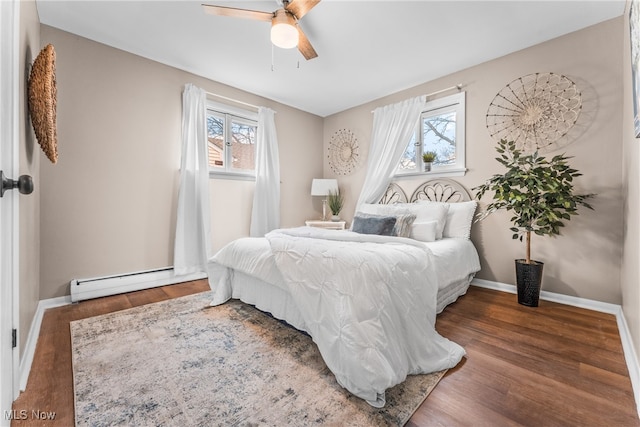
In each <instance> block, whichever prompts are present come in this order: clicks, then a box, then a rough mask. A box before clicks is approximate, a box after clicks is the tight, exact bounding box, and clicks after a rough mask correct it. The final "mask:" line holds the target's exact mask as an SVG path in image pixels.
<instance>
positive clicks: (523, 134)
mask: <svg viewBox="0 0 640 427" xmlns="http://www.w3.org/2000/svg"><path fill="white" fill-rule="evenodd" d="M581 110H582V97H581V94H580V91H579V90H578V87H577V86H576V84H575V83H574V82H573V81H571V80H570V79H569V78H567V77H566V76H563V75H561V74H556V73H535V74H528V75H526V76H522V77H519V78H517V79H515V80H514V81H512V82H511V83H509V84H508V85H506V86H505V87H504V88H503V89H502V90H501V91H500V92H498V94H497V95H496V96H495V98H494V99H493V101H491V104H489V108H488V110H487V129H488V130H489V134H490V135H491V136H492V137H493V138H495V139H496V140H501V139H506V140H508V141H514V142H515V143H516V146H517V147H518V148H519V149H520V150H522V151H523V152H525V153H532V152H534V151H540V152H544V151H552V150H555V149H557V148H560V146H561V145H564V144H566V143H568V139H567V138H562V137H563V136H565V135H566V134H567V132H569V129H571V127H572V126H573V125H574V124H575V123H576V121H577V120H578V116H579V115H580V111H581Z"/></svg>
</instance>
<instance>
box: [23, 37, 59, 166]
mask: <svg viewBox="0 0 640 427" xmlns="http://www.w3.org/2000/svg"><path fill="white" fill-rule="evenodd" d="M27 86H28V104H29V115H30V116H31V124H32V125H33V130H34V131H35V134H36V138H37V139H38V143H39V144H40V147H41V148H42V151H44V153H45V154H46V156H47V158H48V159H49V160H51V163H56V162H57V161H58V134H57V130H56V102H57V101H56V97H57V89H56V51H55V49H54V48H53V45H51V44H48V45H47V46H45V48H44V49H42V50H41V51H40V53H39V54H38V57H37V58H36V60H35V61H34V62H33V66H32V67H31V74H30V75H29V82H28V85H27Z"/></svg>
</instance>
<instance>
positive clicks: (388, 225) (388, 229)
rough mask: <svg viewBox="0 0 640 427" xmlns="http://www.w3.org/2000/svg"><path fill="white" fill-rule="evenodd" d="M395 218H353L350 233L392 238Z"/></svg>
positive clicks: (369, 216) (371, 216)
mask: <svg viewBox="0 0 640 427" xmlns="http://www.w3.org/2000/svg"><path fill="white" fill-rule="evenodd" d="M395 225H396V217H394V216H374V215H367V217H366V218H365V217H361V216H358V215H356V216H355V218H353V226H352V227H351V230H352V231H355V232H356V233H361V234H379V235H381V236H393V235H394V226H395Z"/></svg>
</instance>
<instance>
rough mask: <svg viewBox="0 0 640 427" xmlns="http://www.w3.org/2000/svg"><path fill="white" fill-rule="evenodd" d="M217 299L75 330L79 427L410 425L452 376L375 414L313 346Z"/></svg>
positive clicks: (82, 323)
mask: <svg viewBox="0 0 640 427" xmlns="http://www.w3.org/2000/svg"><path fill="white" fill-rule="evenodd" d="M211 299H212V293H211V292H203V293H200V294H195V295H190V296H187V297H181V298H177V299H172V300H168V301H163V302H159V303H154V304H149V305H144V306H140V307H136V308H132V309H128V310H124V311H119V312H115V313H111V314H106V315H102V316H97V317H92V318H88V319H83V320H78V321H75V322H72V323H71V339H72V349H73V353H72V358H73V359H72V360H73V382H74V393H75V410H76V425H77V426H115V425H126V426H134V425H135V426H182V427H186V426H219V425H224V426H256V425H263V426H283V425H291V426H307V425H319V424H320V425H341V426H345V425H352V426H377V425H384V426H387V425H398V426H401V425H404V424H405V423H406V422H407V421H408V420H409V418H410V417H411V415H412V414H413V412H414V411H415V410H416V409H417V408H418V407H419V406H420V404H421V403H422V402H423V401H424V399H425V398H426V397H427V396H428V394H429V393H430V392H431V390H432V389H433V388H434V387H435V386H436V384H437V383H438V381H439V380H440V379H441V378H442V376H443V375H444V373H445V371H442V372H438V373H434V374H428V375H412V376H409V377H408V378H407V380H406V381H405V382H403V383H402V384H399V385H397V386H395V387H393V388H392V389H390V390H387V404H386V405H385V407H384V408H381V409H376V408H373V407H371V406H369V405H368V404H367V403H366V402H365V401H363V400H362V399H359V398H357V397H355V396H353V395H352V394H350V393H349V392H348V391H346V390H345V389H343V388H342V387H340V386H339V385H338V383H337V382H336V380H335V377H334V376H333V374H332V373H331V371H329V369H328V368H327V367H326V365H325V364H324V362H323V360H322V357H321V356H320V352H319V351H318V348H317V346H316V345H315V344H314V343H313V341H312V340H311V338H310V337H309V336H308V335H306V334H304V333H301V332H300V331H298V330H296V329H294V328H292V327H291V326H289V325H287V324H285V323H283V322H280V321H278V320H276V319H274V318H272V317H270V316H269V315H267V314H265V313H263V312H261V311H259V310H257V309H255V308H254V307H252V306H250V305H247V304H244V303H242V302H239V301H237V300H231V301H229V302H227V303H226V304H224V305H221V306H217V307H210V306H209V302H210V301H211Z"/></svg>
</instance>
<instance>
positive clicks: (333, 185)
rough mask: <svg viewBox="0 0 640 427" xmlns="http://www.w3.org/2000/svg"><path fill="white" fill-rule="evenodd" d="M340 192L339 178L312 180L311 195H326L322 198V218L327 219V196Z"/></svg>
mask: <svg viewBox="0 0 640 427" xmlns="http://www.w3.org/2000/svg"><path fill="white" fill-rule="evenodd" d="M330 192H333V193H337V192H338V180H337V179H315V178H314V180H313V181H312V182H311V195H312V196H324V199H322V220H323V221H327V196H328V195H329V193H330Z"/></svg>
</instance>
